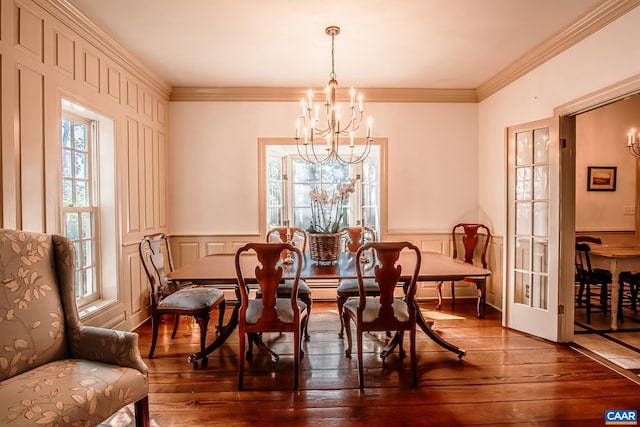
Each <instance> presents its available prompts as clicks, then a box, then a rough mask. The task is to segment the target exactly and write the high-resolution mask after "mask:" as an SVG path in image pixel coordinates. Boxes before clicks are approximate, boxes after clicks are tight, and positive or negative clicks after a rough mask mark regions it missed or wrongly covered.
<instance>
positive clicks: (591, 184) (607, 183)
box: [587, 166, 618, 191]
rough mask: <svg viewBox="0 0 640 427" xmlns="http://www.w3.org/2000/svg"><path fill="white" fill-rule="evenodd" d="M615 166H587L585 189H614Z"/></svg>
mask: <svg viewBox="0 0 640 427" xmlns="http://www.w3.org/2000/svg"><path fill="white" fill-rule="evenodd" d="M617 171H618V168H617V167H616V166H588V173H587V191H616V173H617Z"/></svg>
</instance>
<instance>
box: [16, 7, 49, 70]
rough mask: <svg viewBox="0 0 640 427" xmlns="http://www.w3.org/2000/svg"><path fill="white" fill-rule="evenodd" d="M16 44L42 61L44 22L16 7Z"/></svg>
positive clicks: (30, 12)
mask: <svg viewBox="0 0 640 427" xmlns="http://www.w3.org/2000/svg"><path fill="white" fill-rule="evenodd" d="M17 13H18V28H17V30H18V31H17V40H16V42H17V44H18V46H21V47H23V48H24V49H25V50H26V51H27V52H29V53H31V54H33V56H34V57H36V58H38V61H40V62H42V61H43V57H44V55H43V44H44V37H43V34H44V20H43V19H42V18H41V17H39V16H38V15H36V14H35V13H33V12H32V11H30V10H29V9H27V8H26V7H24V6H23V5H18V11H17Z"/></svg>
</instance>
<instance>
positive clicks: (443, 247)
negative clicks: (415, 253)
mask: <svg viewBox="0 0 640 427" xmlns="http://www.w3.org/2000/svg"><path fill="white" fill-rule="evenodd" d="M448 245H449V244H448V242H447V241H445V240H442V239H433V240H432V239H427V240H420V250H422V251H429V252H438V253H441V254H447V253H448V252H449V251H448V250H447V247H448Z"/></svg>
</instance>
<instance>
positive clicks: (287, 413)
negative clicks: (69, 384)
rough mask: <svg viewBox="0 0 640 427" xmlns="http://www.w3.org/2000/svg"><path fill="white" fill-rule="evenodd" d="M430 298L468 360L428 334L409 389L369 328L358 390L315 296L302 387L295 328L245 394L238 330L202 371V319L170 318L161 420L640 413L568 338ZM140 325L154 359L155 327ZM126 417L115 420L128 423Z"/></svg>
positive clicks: (391, 421) (551, 422)
mask: <svg viewBox="0 0 640 427" xmlns="http://www.w3.org/2000/svg"><path fill="white" fill-rule="evenodd" d="M421 305H422V307H423V309H424V310H425V311H426V315H427V316H429V315H433V317H434V318H435V326H434V329H436V330H437V331H439V332H440V334H441V335H442V336H443V337H445V338H446V339H447V340H449V341H450V342H452V343H454V344H456V345H458V346H460V347H462V348H464V349H466V350H467V355H466V356H465V357H464V358H463V359H462V361H460V360H458V358H457V356H456V355H454V354H453V353H450V352H448V351H446V350H444V349H442V348H441V347H438V346H437V345H435V344H434V343H433V342H432V341H431V340H430V339H429V338H427V337H426V336H425V335H424V334H423V333H421V332H420V333H419V334H418V342H417V347H418V369H419V387H418V388H416V389H412V388H411V387H410V383H411V375H410V372H411V370H410V366H409V359H408V357H407V358H405V359H404V360H400V359H399V357H398V354H397V352H396V353H394V354H393V355H392V356H390V357H388V358H387V360H386V362H385V363H384V364H383V363H382V360H381V359H380V358H379V357H378V352H379V351H380V350H381V349H382V348H383V347H384V345H385V344H386V342H387V341H386V338H385V337H384V336H383V335H368V336H366V337H365V346H366V347H365V356H364V363H365V386H366V388H365V390H364V391H360V389H359V388H358V370H357V358H356V357H355V356H354V358H353V359H347V358H345V356H344V350H345V346H346V338H345V340H344V341H343V340H341V339H339V338H338V334H337V332H338V329H339V322H338V316H337V311H336V306H335V303H332V302H315V303H314V306H313V310H312V314H311V319H310V331H311V341H309V342H307V343H305V344H304V346H303V348H304V350H305V356H304V359H303V361H302V363H301V375H300V388H299V390H298V391H294V390H293V376H292V373H291V370H292V367H293V361H292V358H291V357H292V356H291V354H292V345H291V340H292V337H291V335H290V334H287V335H284V336H279V335H278V334H270V335H265V336H264V340H265V342H266V343H267V344H268V345H269V346H270V347H271V348H273V349H274V350H275V351H277V352H278V353H280V354H281V357H280V361H279V362H278V363H276V364H275V365H273V364H272V363H271V360H270V358H269V357H268V356H266V355H263V354H260V353H256V354H255V356H254V359H253V361H252V362H250V363H248V364H247V365H246V368H245V380H244V385H245V388H246V390H245V391H242V392H239V391H238V389H237V371H236V367H237V357H238V356H237V353H238V341H237V340H238V336H237V333H234V334H233V335H232V336H231V338H230V339H229V340H228V342H227V344H226V345H224V346H223V347H221V348H220V349H219V350H217V351H216V352H214V353H213V354H211V355H210V357H209V363H208V366H207V367H205V368H200V369H194V368H193V367H192V365H191V364H189V363H188V362H187V356H188V355H189V354H191V353H192V352H195V351H197V349H198V342H197V339H198V334H197V325H196V324H195V323H194V322H193V321H192V320H191V319H183V320H182V321H181V324H180V329H179V331H178V336H177V337H176V338H175V339H174V340H171V338H170V334H171V326H172V319H169V318H168V319H166V322H165V323H163V325H162V326H161V330H160V336H159V339H158V341H159V342H158V346H157V348H156V351H155V355H154V359H151V360H149V359H146V358H145V361H146V362H147V364H148V366H149V369H150V392H151V393H150V397H149V403H150V415H151V419H152V425H153V426H162V427H168V426H185V427H186V426H210V425H230V426H235V425H256V424H257V425H278V426H288V425H322V426H343V425H369V426H378V425H392V426H397V425H434V426H459V425H492V426H495V425H498V424H505V425H548V426H556V425H562V426H586V425H594V426H595V425H597V426H601V425H604V413H605V410H607V409H640V385H638V384H637V383H635V382H633V381H631V380H630V379H628V378H626V377H624V376H623V375H621V374H620V373H617V372H615V371H614V370H612V369H609V368H608V367H606V366H604V365H603V364H601V363H598V362H596V361H594V360H592V359H591V358H589V357H587V356H586V355H584V354H582V353H580V352H578V351H575V350H573V349H572V348H571V347H570V346H568V345H558V344H554V343H550V342H547V341H545V340H542V339H538V338H534V337H531V336H527V335H525V334H522V333H519V332H515V331H512V330H508V329H503V328H502V327H501V326H500V313H498V312H497V311H495V310H492V309H491V308H489V307H488V308H487V314H486V317H485V318H484V319H480V320H479V319H477V318H476V317H475V307H474V304H473V301H469V300H467V301H464V300H458V301H456V305H455V309H452V308H451V303H450V301H447V302H445V304H444V307H443V310H442V311H441V312H436V311H435V309H434V306H435V303H434V302H426V303H422V304H421ZM227 312H228V313H230V312H231V308H228V309H227ZM432 313H433V314H432ZM215 317H216V315H215V313H213V316H212V318H214V319H215ZM214 323H215V322H214V321H212V322H211V325H214ZM212 329H214V328H213V326H212ZM137 332H138V333H139V334H140V347H141V351H142V353H143V355H145V356H146V354H147V353H148V350H149V345H150V341H151V333H150V332H151V328H150V325H149V324H148V323H147V324H145V325H143V326H141V327H140V328H138V329H137ZM192 332H193V333H192ZM213 334H215V331H212V332H211V335H210V337H209V341H211V340H212V339H213ZM405 341H406V338H405ZM406 346H408V343H407V344H406ZM120 415H122V416H121V418H120V419H116V418H114V419H112V420H110V421H109V422H108V423H106V424H105V425H109V426H116V425H117V426H122V425H127V421H126V416H124V415H123V414H120Z"/></svg>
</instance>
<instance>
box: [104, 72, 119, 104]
mask: <svg viewBox="0 0 640 427" xmlns="http://www.w3.org/2000/svg"><path fill="white" fill-rule="evenodd" d="M107 95H109V96H110V97H112V98H113V99H115V100H116V101H118V102H120V72H119V71H118V70H117V69H115V68H114V67H111V66H109V65H107Z"/></svg>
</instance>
